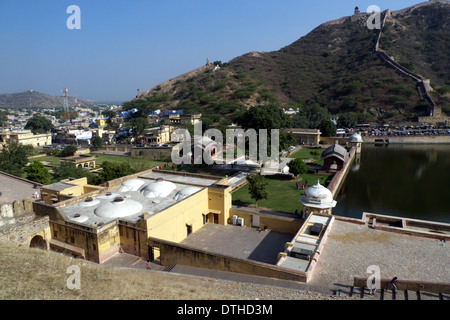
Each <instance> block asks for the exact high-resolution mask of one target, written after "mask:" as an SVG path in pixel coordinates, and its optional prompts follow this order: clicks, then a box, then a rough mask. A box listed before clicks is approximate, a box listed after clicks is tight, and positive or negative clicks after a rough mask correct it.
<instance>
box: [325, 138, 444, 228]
mask: <svg viewBox="0 0 450 320" xmlns="http://www.w3.org/2000/svg"><path fill="white" fill-rule="evenodd" d="M335 200H336V201H337V205H336V207H335V208H334V209H333V214H335V215H339V216H345V217H352V218H361V217H362V213H363V212H371V213H378V214H384V215H390V216H400V217H406V218H413V219H422V220H431V221H439V222H446V223H450V145H449V144H441V145H407V144H402V145H398V144H391V145H389V146H374V145H372V144H363V148H362V153H361V155H359V159H355V161H354V162H353V164H352V167H351V169H350V171H349V173H348V175H347V178H346V179H345V182H344V184H343V185H342V187H341V190H340V191H339V193H338V195H337V197H336V199H335Z"/></svg>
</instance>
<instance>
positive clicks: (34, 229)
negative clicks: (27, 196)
mask: <svg viewBox="0 0 450 320" xmlns="http://www.w3.org/2000/svg"><path fill="white" fill-rule="evenodd" d="M49 233H50V225H49V218H48V216H47V217H40V218H36V216H35V214H34V213H31V214H28V215H26V216H23V217H21V218H19V219H17V220H16V221H15V223H14V224H9V225H7V226H3V227H1V228H0V242H3V241H4V242H9V243H15V244H17V245H19V246H23V247H28V246H29V244H30V240H31V239H32V238H33V236H35V235H41V236H42V238H44V239H46V238H47V237H49V236H50V234H49Z"/></svg>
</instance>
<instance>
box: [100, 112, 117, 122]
mask: <svg viewBox="0 0 450 320" xmlns="http://www.w3.org/2000/svg"><path fill="white" fill-rule="evenodd" d="M102 115H103V116H105V117H108V120H107V121H106V122H107V123H111V119H114V118H115V117H117V112H115V111H114V110H103V111H102Z"/></svg>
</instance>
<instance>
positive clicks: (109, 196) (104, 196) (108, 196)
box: [97, 191, 119, 200]
mask: <svg viewBox="0 0 450 320" xmlns="http://www.w3.org/2000/svg"><path fill="white" fill-rule="evenodd" d="M118 196H119V194H118V193H112V192H109V191H108V192H106V193H104V194H101V195H99V196H98V197H97V198H98V199H111V200H112V199H114V198H115V197H118Z"/></svg>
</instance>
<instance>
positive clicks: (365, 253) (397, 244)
mask: <svg viewBox="0 0 450 320" xmlns="http://www.w3.org/2000/svg"><path fill="white" fill-rule="evenodd" d="M371 265H376V266H378V267H379V268H380V273H381V277H382V278H393V277H394V276H397V277H398V278H399V279H404V280H421V281H430V282H450V268H449V265H450V243H445V244H444V243H443V242H440V241H438V240H435V239H430V238H424V237H417V236H410V235H404V234H397V233H394V232H388V231H382V230H375V229H370V228H368V227H365V226H361V225H358V224H354V223H349V222H345V221H340V220H335V221H334V223H333V227H332V229H331V231H330V233H329V235H328V240H327V242H326V244H325V246H324V249H323V250H322V253H321V254H320V258H319V262H318V264H317V265H316V268H315V270H314V276H313V279H312V281H311V284H312V285H344V286H346V285H353V277H355V276H358V277H368V276H369V275H370V274H369V273H367V268H368V267H369V266H371Z"/></svg>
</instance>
